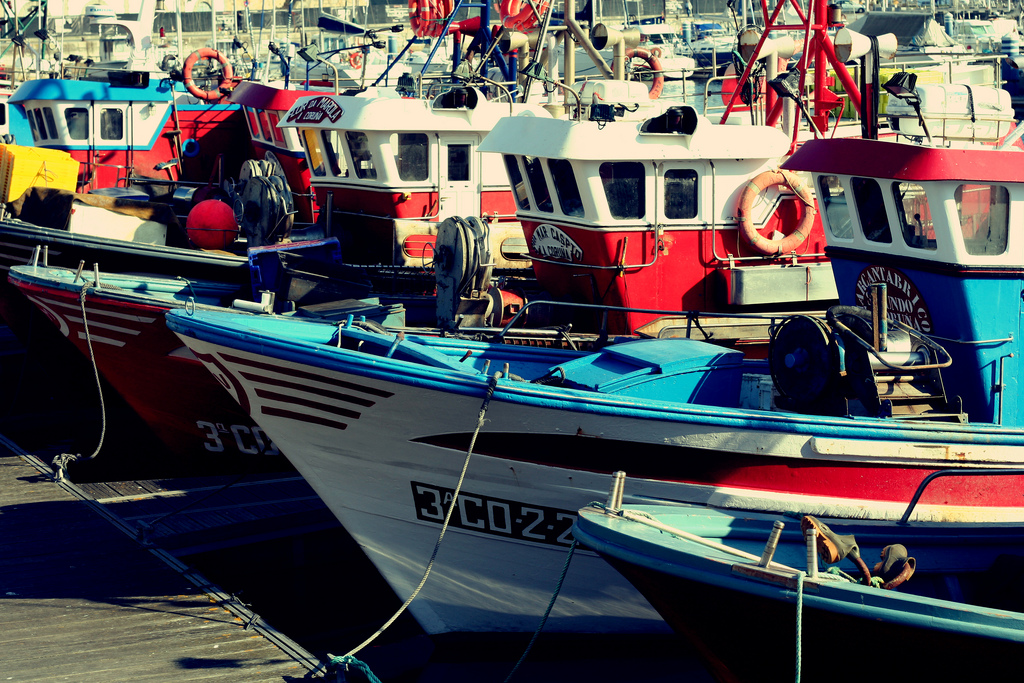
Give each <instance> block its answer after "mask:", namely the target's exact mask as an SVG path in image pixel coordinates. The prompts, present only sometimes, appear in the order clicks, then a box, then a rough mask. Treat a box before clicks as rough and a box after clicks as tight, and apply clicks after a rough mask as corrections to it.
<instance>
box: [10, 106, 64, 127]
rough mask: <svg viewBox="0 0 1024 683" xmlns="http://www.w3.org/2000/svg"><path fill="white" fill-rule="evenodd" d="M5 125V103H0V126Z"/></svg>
mask: <svg viewBox="0 0 1024 683" xmlns="http://www.w3.org/2000/svg"><path fill="white" fill-rule="evenodd" d="M50 116H51V117H52V116H53V114H50ZM5 125H7V105H6V104H0V126H5Z"/></svg>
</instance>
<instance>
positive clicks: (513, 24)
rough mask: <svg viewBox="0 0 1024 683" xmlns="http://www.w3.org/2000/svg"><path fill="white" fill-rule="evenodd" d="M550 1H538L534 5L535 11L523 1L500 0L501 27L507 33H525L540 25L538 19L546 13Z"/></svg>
mask: <svg viewBox="0 0 1024 683" xmlns="http://www.w3.org/2000/svg"><path fill="white" fill-rule="evenodd" d="M550 5H551V0H540V2H536V3H534V6H536V8H537V11H536V12H534V11H533V6H531V5H530V3H528V2H525V0H501V5H499V6H498V13H499V14H500V15H501V25H502V26H504V27H505V28H506V29H508V30H509V31H520V32H522V33H525V32H526V31H529V30H530V29H531V28H533V27H534V26H536V25H537V24H538V23H540V18H541V17H542V16H544V13H545V12H547V11H548V7H549V6H550Z"/></svg>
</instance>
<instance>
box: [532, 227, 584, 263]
mask: <svg viewBox="0 0 1024 683" xmlns="http://www.w3.org/2000/svg"><path fill="white" fill-rule="evenodd" d="M530 247H531V248H532V249H533V251H534V253H536V254H537V255H538V256H542V257H544V258H556V259H563V260H566V261H571V262H574V263H579V262H581V261H583V250H582V249H580V245H578V244H576V242H575V241H573V239H572V238H571V237H569V235H567V234H566V233H565V232H564V231H563V230H561V229H559V228H556V227H555V226H553V225H551V224H550V223H543V224H541V225H538V226H537V229H536V230H534V231H533V237H532V238H531V240H530Z"/></svg>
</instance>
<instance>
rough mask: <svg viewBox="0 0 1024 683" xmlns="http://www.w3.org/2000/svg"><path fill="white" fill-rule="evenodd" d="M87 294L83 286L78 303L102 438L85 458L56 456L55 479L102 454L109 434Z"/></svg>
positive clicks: (74, 455) (73, 454)
mask: <svg viewBox="0 0 1024 683" xmlns="http://www.w3.org/2000/svg"><path fill="white" fill-rule="evenodd" d="M86 295H87V288H86V287H84V286H83V287H82V289H81V291H80V292H79V293H78V303H79V304H80V306H81V308H82V326H83V327H84V328H85V343H86V345H87V346H88V347H89V360H90V361H91V362H92V372H93V376H94V377H95V378H96V392H97V393H98V394H99V396H100V424H101V428H100V440H99V443H97V444H96V450H94V451H93V452H92V455H90V456H89V457H87V458H83V457H82V454H81V453H61V454H60V455H58V456H56V457H54V459H53V461H52V462H51V463H50V464H51V466H52V467H53V468H54V470H55V471H54V474H53V478H54V481H58V482H59V481H64V473H65V471H66V470H67V468H68V466H69V465H70V464H71V463H73V462H81V461H85V460H92V459H93V458H95V457H96V456H97V455H99V454H100V449H101V448H103V439H104V437H105V436H106V434H107V407H106V404H105V403H104V401H103V384H102V383H101V382H100V370H99V368H98V367H97V366H96V354H95V352H94V351H93V349H92V336H91V335H90V334H89V320H88V318H87V317H86V314H85V298H86Z"/></svg>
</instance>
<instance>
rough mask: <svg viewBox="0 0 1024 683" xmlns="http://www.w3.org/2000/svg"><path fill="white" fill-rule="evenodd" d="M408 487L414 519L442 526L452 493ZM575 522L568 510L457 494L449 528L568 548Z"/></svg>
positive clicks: (431, 487) (426, 486)
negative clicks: (414, 514) (414, 512)
mask: <svg viewBox="0 0 1024 683" xmlns="http://www.w3.org/2000/svg"><path fill="white" fill-rule="evenodd" d="M410 483H411V484H412V498H413V504H414V505H415V507H416V519H419V520H422V521H425V522H434V523H436V524H443V523H444V518H445V515H446V514H447V512H448V508H449V507H450V506H451V502H452V498H453V497H454V495H455V490H454V489H450V488H446V487H444V486H435V485H433V484H425V483H423V482H418V481H413V482H410ZM575 519H576V513H575V512H572V511H571V510H559V509H558V508H551V507H546V506H543V505H533V504H531V503H522V502H519V501H515V500H505V499H502V498H493V497H491V496H481V495H479V494H475V493H470V492H468V491H460V492H459V499H458V501H457V502H456V504H455V511H454V512H453V513H452V518H451V521H450V522H449V526H453V527H458V528H460V529H466V530H469V531H480V532H483V533H486V534H491V535H494V536H502V537H504V538H512V539H516V540H521V541H529V542H531V543H544V544H547V545H558V546H569V545H570V544H571V543H572V534H571V533H570V532H571V531H572V523H573V521H574V520H575Z"/></svg>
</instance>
